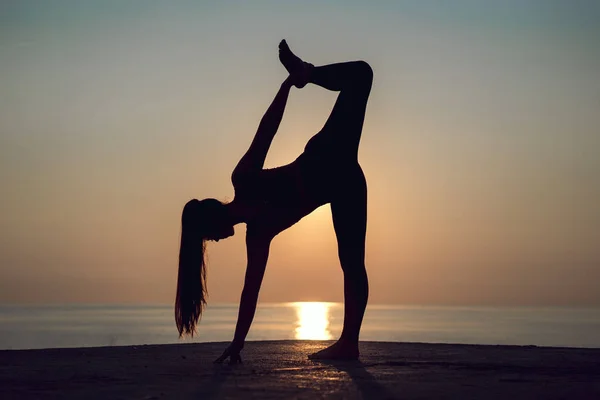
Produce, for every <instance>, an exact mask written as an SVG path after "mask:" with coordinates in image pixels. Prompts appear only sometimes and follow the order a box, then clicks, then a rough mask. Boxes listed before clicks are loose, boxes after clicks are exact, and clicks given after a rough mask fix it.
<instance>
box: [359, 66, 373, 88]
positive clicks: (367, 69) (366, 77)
mask: <svg viewBox="0 0 600 400" xmlns="http://www.w3.org/2000/svg"><path fill="white" fill-rule="evenodd" d="M355 65H356V67H355V68H356V70H357V75H359V76H360V78H361V81H364V82H368V83H369V84H371V82H373V68H371V65H369V63H368V62H366V61H364V60H360V61H356V62H355Z"/></svg>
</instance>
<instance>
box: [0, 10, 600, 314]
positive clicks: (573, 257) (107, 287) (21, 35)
mask: <svg viewBox="0 0 600 400" xmlns="http://www.w3.org/2000/svg"><path fill="white" fill-rule="evenodd" d="M599 19H600V3H598V2H595V1H583V0H582V1H555V0H538V1H533V0H519V1H517V0H506V1H502V2H500V1H476V0H455V1H452V2H449V1H429V0H402V1H401V0H398V1H375V2H357V1H344V2H342V1H327V2H321V1H303V2H291V1H290V2H281V1H262V0H260V1H252V2H231V1H220V2H204V1H198V2H195V1H169V2H167V1H163V2H158V1H86V0H81V1H75V0H73V1H66V0H56V1H53V2H41V1H29V0H24V1H6V2H2V3H1V4H0V54H1V57H0V188H1V196H0V199H1V200H0V201H1V205H2V206H1V207H0V227H1V229H0V302H1V303H82V302H92V303H172V302H173V301H174V296H175V285H176V275H177V272H176V271H177V256H178V246H179V235H180V218H181V210H182V208H183V205H184V204H185V203H186V202H187V201H188V200H189V199H191V198H200V199H201V198H205V197H215V198H218V199H220V200H224V201H225V200H232V198H233V194H234V193H233V187H232V185H231V182H230V175H231V172H232V170H233V168H234V167H235V165H236V163H237V161H238V160H239V158H240V157H241V156H242V154H243V153H244V152H245V150H246V149H247V146H248V145H249V143H250V141H251V140H252V137H253V135H254V133H255V131H256V127H257V126H258V122H259V121H260V118H261V117H262V115H263V113H264V111H265V110H266V108H267V107H268V105H269V104H270V102H271V100H272V98H273V96H274V94H275V93H276V91H277V89H278V87H279V85H280V84H281V82H282V81H283V80H284V79H285V78H286V72H285V70H284V69H283V67H282V66H281V65H280V64H279V62H278V59H277V44H278V42H279V41H280V40H281V39H283V38H286V39H287V41H288V43H289V44H290V46H291V48H292V50H294V51H295V52H296V53H297V54H298V55H299V56H300V57H302V58H304V59H305V60H307V61H309V62H311V63H313V64H315V65H322V64H327V63H332V62H339V61H348V60H358V59H362V60H366V61H368V62H369V63H370V65H371V66H372V68H373V70H374V74H375V77H374V84H373V89H372V92H371V98H370V101H369V105H368V110H367V116H366V120H365V125H364V130H363V136H362V141H361V147H360V152H359V160H360V163H361V165H362V166H363V169H364V171H365V175H366V178H367V182H368V188H369V205H368V213H369V222H368V230H367V260H366V261H367V270H368V274H369V279H370V289H371V290H370V302H371V303H380V304H422V305H433V304H435V305H484V306H518V305H524V306H600V291H599V290H598V282H599V281H600V246H599V243H600V206H599V205H600V180H599V179H598V176H600V157H599V156H598V154H599V153H598V149H600V112H599V110H600V46H598V38H600V25H598V23H597V21H598V20H599ZM335 98H336V93H334V92H329V91H327V90H325V89H322V88H318V87H315V86H311V85H308V86H307V87H305V88H304V89H301V90H298V89H294V90H293V91H292V93H291V95H290V99H289V101H288V105H287V109H286V112H285V115H284V119H283V122H282V124H281V126H280V130H279V132H278V134H277V136H276V138H275V140H274V142H273V145H272V147H271V150H270V152H269V155H268V158H267V162H266V166H267V167H275V166H278V165H283V164H285V163H288V162H291V161H293V160H294V159H295V158H296V157H297V156H298V155H299V154H300V153H301V152H302V150H303V148H304V145H305V144H306V142H307V141H308V139H310V137H311V136H312V135H313V134H315V133H316V132H318V131H319V129H320V128H321V127H322V125H323V123H324V122H325V120H326V118H327V116H328V114H329V112H330V111H331V108H332V106H333V104H334V102H335ZM244 234H245V226H244V225H238V226H236V235H235V236H234V237H232V238H230V239H228V240H226V241H221V242H219V243H210V244H209V246H208V249H209V270H208V280H209V282H208V289H209V295H210V297H209V301H210V302H237V301H238V300H239V296H240V292H241V288H242V284H243V278H244V271H245V262H246V259H245V248H244ZM342 285H343V281H342V273H341V269H340V266H339V261H338V259H337V247H336V241H335V236H334V232H333V227H332V223H331V215H330V210H329V207H328V206H324V207H321V208H319V209H317V210H316V211H315V212H314V213H313V214H311V215H310V216H308V217H306V218H305V219H303V220H302V221H300V222H299V223H298V224H297V225H295V226H294V227H292V228H291V229H289V230H287V231H285V232H283V233H281V234H280V235H279V236H278V237H277V238H275V240H274V241H273V244H272V247H271V254H270V259H269V265H268V267H267V272H266V276H265V279H264V282H263V286H262V290H261V295H260V301H263V302H283V301H342V300H343V286H342Z"/></svg>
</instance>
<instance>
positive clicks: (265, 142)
mask: <svg viewBox="0 0 600 400" xmlns="http://www.w3.org/2000/svg"><path fill="white" fill-rule="evenodd" d="M292 85H293V83H292V78H291V76H290V77H288V78H287V79H286V80H285V81H284V82H283V83H282V84H281V87H280V88H279V91H278V92H277V94H276V95H275V98H274V99H273V102H272V103H271V105H270V106H269V108H268V109H267V111H266V112H265V115H264V116H263V117H262V119H261V120H260V124H259V125H258V130H257V131H256V134H255V135H254V139H253V140H252V143H251V144H250V148H249V149H248V150H247V151H246V153H245V154H244V156H243V157H242V158H241V160H240V161H239V162H238V164H237V166H236V167H235V169H234V170H233V175H232V176H235V175H236V174H238V173H244V172H254V171H260V170H261V169H262V168H263V165H264V163H265V159H266V158H267V152H268V151H269V147H271V142H273V138H274V137H275V134H276V133H277V129H278V128H279V124H280V123H281V119H282V118H283V111H284V110H285V105H286V103H287V99H288V95H289V93H290V88H291V87H292Z"/></svg>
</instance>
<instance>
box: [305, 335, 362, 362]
mask: <svg viewBox="0 0 600 400" xmlns="http://www.w3.org/2000/svg"><path fill="white" fill-rule="evenodd" d="M358 354H359V353H358V343H356V342H355V343H349V342H344V341H342V340H338V341H337V342H335V343H334V344H332V345H331V346H329V347H327V348H326V349H323V350H321V351H317V352H316V353H313V354H309V356H308V358H309V359H311V360H358Z"/></svg>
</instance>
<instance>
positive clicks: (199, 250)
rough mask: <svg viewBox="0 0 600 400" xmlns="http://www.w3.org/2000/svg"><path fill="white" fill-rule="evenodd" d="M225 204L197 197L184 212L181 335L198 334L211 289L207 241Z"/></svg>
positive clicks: (177, 308) (178, 304)
mask: <svg viewBox="0 0 600 400" xmlns="http://www.w3.org/2000/svg"><path fill="white" fill-rule="evenodd" d="M222 206H223V203H221V202H220V201H218V200H215V199H204V200H202V201H199V200H196V199H193V200H190V201H189V202H187V204H186V205H185V207H184V208H183V213H182V215H181V245H180V247H179V272H178V274H177V295H176V297H175V323H176V324H177V330H178V331H179V337H182V336H184V335H190V336H194V333H195V331H196V324H197V323H198V320H199V319H200V317H201V315H202V311H203V310H204V306H205V305H206V299H207V297H208V292H207V290H206V257H205V253H206V240H207V237H206V236H207V235H206V233H207V232H210V228H211V225H212V224H213V223H214V217H215V214H218V212H215V211H217V210H218V209H220V208H221V207H222Z"/></svg>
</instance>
